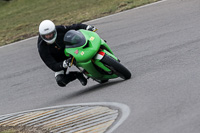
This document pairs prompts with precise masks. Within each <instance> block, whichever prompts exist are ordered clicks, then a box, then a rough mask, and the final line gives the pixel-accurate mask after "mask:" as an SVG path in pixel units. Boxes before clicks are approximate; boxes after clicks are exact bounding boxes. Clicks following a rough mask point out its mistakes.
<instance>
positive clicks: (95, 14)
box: [0, 0, 159, 46]
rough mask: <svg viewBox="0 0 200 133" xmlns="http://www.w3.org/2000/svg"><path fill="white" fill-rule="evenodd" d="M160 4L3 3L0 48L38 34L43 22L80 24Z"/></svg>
mask: <svg viewBox="0 0 200 133" xmlns="http://www.w3.org/2000/svg"><path fill="white" fill-rule="evenodd" d="M156 1H159V0H59V1H58V0H38V1H32V0H11V1H9V2H6V1H1V0H0V12H1V13H0V20H1V21H0V46H2V45H5V44H9V43H12V42H16V41H19V40H23V39H26V38H29V37H32V36H35V35H37V34H38V26H39V24H40V22H41V21H42V20H44V19H50V20H52V21H53V22H55V24H56V25H61V24H63V25H69V24H73V23H81V22H85V21H88V20H92V19H95V18H99V17H103V16H106V15H110V14H114V13H117V12H121V11H124V10H127V9H131V8H134V7H138V6H141V5H144V4H148V3H152V2H156Z"/></svg>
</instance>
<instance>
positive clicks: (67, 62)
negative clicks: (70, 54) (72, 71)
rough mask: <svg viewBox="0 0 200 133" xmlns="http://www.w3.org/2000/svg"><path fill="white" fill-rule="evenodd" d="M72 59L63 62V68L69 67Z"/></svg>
mask: <svg viewBox="0 0 200 133" xmlns="http://www.w3.org/2000/svg"><path fill="white" fill-rule="evenodd" d="M71 62H72V58H69V59H67V60H64V61H63V68H68V67H71Z"/></svg>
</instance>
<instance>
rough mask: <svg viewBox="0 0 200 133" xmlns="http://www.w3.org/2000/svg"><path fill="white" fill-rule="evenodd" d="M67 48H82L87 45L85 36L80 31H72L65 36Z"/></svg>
mask: <svg viewBox="0 0 200 133" xmlns="http://www.w3.org/2000/svg"><path fill="white" fill-rule="evenodd" d="M64 43H65V47H66V48H75V47H80V46H82V45H84V44H85V43H86V39H85V37H84V35H83V34H82V33H81V32H80V31H75V30H70V31H68V32H67V33H66V34H65V36H64Z"/></svg>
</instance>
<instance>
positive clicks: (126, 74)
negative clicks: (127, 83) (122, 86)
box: [101, 54, 131, 80]
mask: <svg viewBox="0 0 200 133" xmlns="http://www.w3.org/2000/svg"><path fill="white" fill-rule="evenodd" d="M101 61H102V63H104V64H105V66H106V67H108V68H109V69H111V70H112V71H113V72H114V73H115V74H116V75H118V76H119V77H121V78H122V79H125V80H126V79H130V78H131V73H130V71H129V70H128V69H127V68H126V67H124V66H123V65H122V64H121V63H120V62H118V61H117V60H115V59H113V58H112V57H110V56H108V55H106V54H105V55H104V57H103V58H102V60H101Z"/></svg>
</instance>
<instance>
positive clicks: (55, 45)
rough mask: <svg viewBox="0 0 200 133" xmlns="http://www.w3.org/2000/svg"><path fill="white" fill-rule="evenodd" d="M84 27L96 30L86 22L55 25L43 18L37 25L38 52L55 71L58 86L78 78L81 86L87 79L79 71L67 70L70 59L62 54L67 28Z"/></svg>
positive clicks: (77, 28) (76, 28)
mask: <svg viewBox="0 0 200 133" xmlns="http://www.w3.org/2000/svg"><path fill="white" fill-rule="evenodd" d="M79 29H86V30H90V31H96V30H97V29H96V28H95V27H94V26H90V25H86V24H73V25H69V26H62V25H60V26H55V24H54V23H53V22H52V21H51V20H44V21H42V22H41V23H40V25H39V37H38V42H37V46H38V52H39V55H40V57H41V59H42V60H43V62H44V63H45V64H46V65H47V66H48V67H49V68H50V69H51V70H53V71H54V72H55V79H56V82H57V84H58V85H59V86H60V87H64V86H66V85H67V84H68V83H69V82H71V81H73V80H75V79H78V80H79V81H80V82H81V84H82V85H83V86H85V85H86V84H87V79H86V78H85V77H84V76H83V74H82V73H80V72H76V71H73V72H68V73H66V72H67V68H68V66H69V63H70V62H71V59H70V58H69V57H67V56H66V55H65V54H64V49H65V45H64V42H63V38H64V35H65V33H66V32H67V31H69V30H79Z"/></svg>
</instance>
